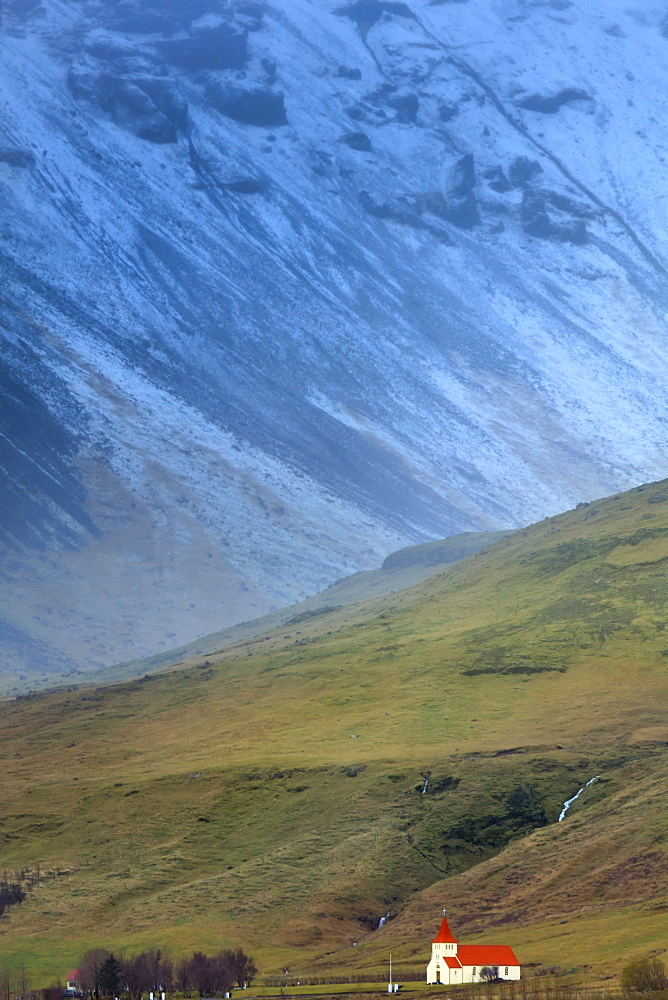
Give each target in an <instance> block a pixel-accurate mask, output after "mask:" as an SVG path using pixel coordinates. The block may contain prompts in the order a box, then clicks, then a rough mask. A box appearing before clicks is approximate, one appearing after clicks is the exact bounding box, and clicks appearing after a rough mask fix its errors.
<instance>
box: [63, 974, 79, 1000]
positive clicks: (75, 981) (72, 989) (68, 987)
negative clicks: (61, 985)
mask: <svg viewBox="0 0 668 1000" xmlns="http://www.w3.org/2000/svg"><path fill="white" fill-rule="evenodd" d="M80 991H81V972H80V971H79V969H72V971H71V972H70V973H69V974H68V975H67V978H66V979H65V992H66V993H71V994H76V993H79V992H80Z"/></svg>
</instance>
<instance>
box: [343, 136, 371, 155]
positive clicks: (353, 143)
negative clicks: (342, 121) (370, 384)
mask: <svg viewBox="0 0 668 1000" xmlns="http://www.w3.org/2000/svg"><path fill="white" fill-rule="evenodd" d="M339 141H340V142H343V143H344V144H345V145H346V146H349V147H350V148H351V149H356V150H357V152H358V153H370V152H371V139H370V138H369V136H368V135H367V134H366V132H345V133H344V134H343V135H342V136H341V139H340V140H339Z"/></svg>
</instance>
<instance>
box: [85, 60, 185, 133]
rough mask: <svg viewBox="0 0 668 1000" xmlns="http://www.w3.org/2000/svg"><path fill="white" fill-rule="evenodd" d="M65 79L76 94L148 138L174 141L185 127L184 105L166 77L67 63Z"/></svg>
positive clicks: (130, 129) (120, 123) (118, 122)
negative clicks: (127, 76)
mask: <svg viewBox="0 0 668 1000" xmlns="http://www.w3.org/2000/svg"><path fill="white" fill-rule="evenodd" d="M67 82H68V85H69V87H70V90H71V91H72V93H73V95H74V96H75V97H76V98H79V99H84V100H87V101H90V102H91V103H92V104H96V105H97V106H98V107H100V108H101V109H102V110H104V111H107V112H109V113H110V114H111V116H112V118H113V120H114V121H115V122H116V124H117V125H120V126H122V127H123V128H127V129H128V130H129V131H131V132H134V134H135V135H137V136H139V138H141V139H148V140H149V141H150V142H157V143H169V142H176V139H177V135H178V130H179V129H180V128H185V125H186V121H187V117H188V105H187V104H186V102H185V101H184V100H183V98H182V97H180V95H179V94H178V91H177V89H176V88H175V86H174V85H173V84H172V83H171V82H170V81H167V80H163V79H160V78H157V79H153V78H150V77H143V78H138V79H134V80H133V79H124V78H123V77H118V76H115V75H114V74H113V73H111V72H110V71H103V72H101V73H94V72H91V71H90V70H89V69H87V68H81V67H71V68H70V70H69V73H68V76H67Z"/></svg>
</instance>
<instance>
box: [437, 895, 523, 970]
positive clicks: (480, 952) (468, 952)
mask: <svg viewBox="0 0 668 1000" xmlns="http://www.w3.org/2000/svg"><path fill="white" fill-rule="evenodd" d="M443 912H444V914H445V911H443ZM483 970H485V971H484V975H481V973H482V972H483ZM489 977H493V978H498V979H519V978H520V963H519V962H518V961H517V958H516V956H515V953H514V951H513V949H512V948H510V947H509V946H508V945H506V944H459V942H458V941H457V938H456V937H455V936H454V935H453V933H452V931H451V930H450V925H449V924H448V918H447V917H446V916H445V915H444V916H443V920H442V921H441V926H440V928H439V931H438V934H437V935H436V937H435V938H434V940H433V941H432V943H431V961H430V962H429V965H428V966H427V983H429V984H434V983H443V985H444V986H456V985H458V984H459V983H480V982H482V981H483V979H486V978H489Z"/></svg>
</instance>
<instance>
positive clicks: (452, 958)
mask: <svg viewBox="0 0 668 1000" xmlns="http://www.w3.org/2000/svg"><path fill="white" fill-rule="evenodd" d="M441 961H442V962H445V964H446V965H447V967H448V968H449V969H461V967H462V963H461V962H460V961H459V959H458V958H457V956H456V955H443V957H442V958H441Z"/></svg>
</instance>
